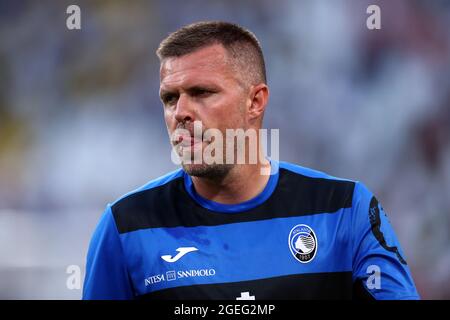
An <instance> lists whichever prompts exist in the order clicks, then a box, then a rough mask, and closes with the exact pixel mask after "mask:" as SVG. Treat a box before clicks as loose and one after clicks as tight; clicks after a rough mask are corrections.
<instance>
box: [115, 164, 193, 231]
mask: <svg viewBox="0 0 450 320" xmlns="http://www.w3.org/2000/svg"><path fill="white" fill-rule="evenodd" d="M183 178H184V171H183V170H182V169H178V170H175V171H172V172H170V173H167V174H166V175H164V176H162V177H159V178H157V179H154V180H151V181H150V182H148V183H146V184H145V185H143V186H141V187H139V188H137V189H135V190H133V191H130V192H128V193H126V194H125V195H123V196H121V197H120V198H118V199H117V200H116V201H114V202H113V203H112V204H111V205H110V207H111V213H112V215H113V217H114V220H115V222H116V225H117V228H118V231H119V233H124V232H128V231H131V230H134V229H139V228H137V227H136V226H140V225H147V224H151V222H150V221H143V219H144V220H145V219H150V218H151V215H148V214H147V213H148V212H163V211H165V210H167V209H168V204H169V203H170V201H171V199H172V195H173V194H176V192H173V191H174V190H175V189H176V190H178V189H179V188H181V187H182V185H183Z"/></svg>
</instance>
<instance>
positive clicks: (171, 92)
mask: <svg viewBox="0 0 450 320" xmlns="http://www.w3.org/2000/svg"><path fill="white" fill-rule="evenodd" d="M203 90H205V91H211V92H217V91H218V90H219V89H218V88H217V86H212V85H205V84H199V85H193V86H191V87H188V88H187V89H186V90H185V91H186V92H188V93H195V92H198V91H203ZM177 94H178V91H177V90H168V89H161V90H160V94H159V96H160V98H161V100H164V98H167V97H168V96H170V95H177Z"/></svg>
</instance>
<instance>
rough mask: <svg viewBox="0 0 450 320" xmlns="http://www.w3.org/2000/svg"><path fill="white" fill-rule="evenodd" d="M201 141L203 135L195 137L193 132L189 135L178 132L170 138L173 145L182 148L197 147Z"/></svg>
mask: <svg viewBox="0 0 450 320" xmlns="http://www.w3.org/2000/svg"><path fill="white" fill-rule="evenodd" d="M203 142H204V141H203V136H202V137H195V136H194V135H193V134H191V135H186V134H180V135H176V136H175V137H174V139H172V145H173V146H174V147H179V148H183V149H189V148H194V149H197V148H198V147H199V146H200V145H201V144H202V143H203Z"/></svg>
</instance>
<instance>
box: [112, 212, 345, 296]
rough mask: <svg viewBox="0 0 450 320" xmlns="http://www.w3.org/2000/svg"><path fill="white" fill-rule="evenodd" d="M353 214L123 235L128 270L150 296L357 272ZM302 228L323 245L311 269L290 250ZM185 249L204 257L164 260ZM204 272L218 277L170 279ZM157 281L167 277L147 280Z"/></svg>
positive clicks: (138, 290)
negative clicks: (177, 274) (298, 276)
mask: <svg viewBox="0 0 450 320" xmlns="http://www.w3.org/2000/svg"><path fill="white" fill-rule="evenodd" d="M350 213H351V212H350V209H340V210H339V211H338V212H337V213H334V214H318V215H314V216H303V217H290V218H277V219H270V220H260V221H252V222H243V223H232V224H226V225H219V226H208V227H206V226H199V227H191V228H185V227H175V228H154V229H146V230H137V231H133V232H130V233H125V234H121V235H120V237H121V240H122V244H123V247H124V251H125V252H126V258H125V260H127V261H128V262H132V265H129V266H128V267H129V270H130V271H131V278H132V279H133V283H134V286H135V290H137V293H138V294H145V293H148V292H151V291H155V290H161V289H165V288H172V287H177V286H186V285H194V284H209V283H224V282H235V281H245V280H255V279H263V278H270V277H277V276H283V275H293V274H303V273H321V272H340V271H351V270H352V252H351V250H349V247H350V245H349V243H350V239H349V236H350V234H351V232H350V230H348V228H350V226H351V223H350V219H351V215H350ZM298 224H306V225H308V226H310V227H311V228H312V229H313V230H314V232H315V234H316V237H317V241H318V250H317V254H316V256H315V257H314V259H313V260H312V261H311V262H309V263H306V264H303V263H300V262H299V261H297V260H296V259H295V258H294V256H293V255H292V253H291V251H290V249H289V244H288V242H289V241H288V238H289V233H290V231H291V230H292V228H294V227H295V226H296V225H298ZM338 229H339V232H337V230H338ZM274 230H276V232H274ZM210 239H213V240H214V241H211V240H210ZM143 244H147V245H145V246H144V245H143ZM179 247H196V248H197V249H198V251H195V252H191V253H188V254H186V255H185V256H183V257H181V258H180V259H179V260H178V261H176V262H174V263H169V262H165V261H163V260H162V258H161V256H163V255H172V256H175V255H176V254H177V252H176V251H175V249H176V248H179ZM198 269H214V270H215V275H213V276H200V277H185V278H181V279H180V278H179V279H176V280H173V281H167V279H166V272H170V271H175V272H178V271H186V270H198ZM157 275H164V281H160V282H157V283H153V284H148V285H147V286H146V285H145V279H147V278H149V277H153V276H157Z"/></svg>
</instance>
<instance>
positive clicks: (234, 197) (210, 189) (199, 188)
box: [192, 159, 270, 204]
mask: <svg viewBox="0 0 450 320" xmlns="http://www.w3.org/2000/svg"><path fill="white" fill-rule="evenodd" d="M264 161H265V162H263V163H259V162H258V163H257V164H243V165H235V166H234V167H233V168H232V169H231V170H230V171H229V173H228V174H227V175H226V176H225V177H223V178H221V179H219V180H216V179H209V178H204V177H194V176H193V177H192V183H193V184H194V187H195V190H196V192H197V193H198V194H199V195H201V196H202V197H203V198H206V199H208V200H212V201H215V202H218V203H223V204H237V203H241V202H244V201H247V200H250V199H252V198H254V197H256V196H257V195H258V194H260V193H261V192H262V191H263V190H264V188H265V186H266V184H267V182H268V181H269V178H270V175H263V174H261V170H262V169H263V168H266V169H267V168H270V162H269V161H268V160H266V159H264ZM269 171H270V169H269Z"/></svg>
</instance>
